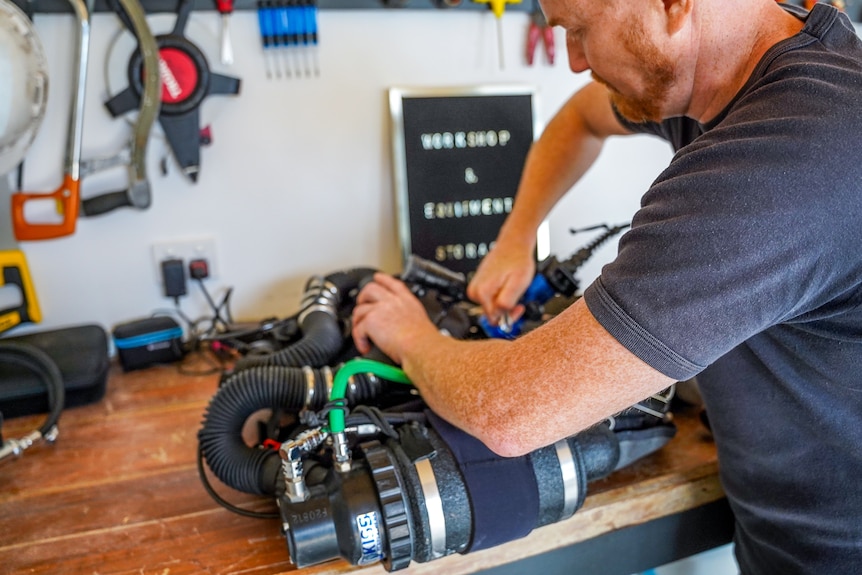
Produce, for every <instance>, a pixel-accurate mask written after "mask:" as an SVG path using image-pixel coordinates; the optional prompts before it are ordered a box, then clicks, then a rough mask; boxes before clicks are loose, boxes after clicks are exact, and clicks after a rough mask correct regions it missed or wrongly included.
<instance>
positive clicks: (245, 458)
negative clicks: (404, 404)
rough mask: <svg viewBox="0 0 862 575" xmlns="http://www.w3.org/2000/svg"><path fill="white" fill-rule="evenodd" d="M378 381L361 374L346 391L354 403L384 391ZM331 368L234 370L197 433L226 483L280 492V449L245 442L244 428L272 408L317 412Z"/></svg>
mask: <svg viewBox="0 0 862 575" xmlns="http://www.w3.org/2000/svg"><path fill="white" fill-rule="evenodd" d="M379 383H380V382H379V380H377V379H376V378H371V377H368V376H366V375H364V374H357V375H356V376H354V378H353V382H352V385H351V386H349V388H348V390H347V398H348V401H349V403H351V404H355V403H361V402H365V401H368V400H370V399H373V398H374V397H375V396H376V395H378V394H379V393H380V385H379ZM331 385H332V371H331V370H330V369H329V368H323V369H312V368H296V367H281V366H255V367H251V368H248V369H244V370H242V371H237V372H234V373H233V375H231V376H230V377H228V378H227V379H226V380H225V381H224V383H223V384H222V386H221V387H220V388H219V389H218V391H217V392H216V394H215V395H214V396H213V398H212V399H211V400H210V403H209V405H208V406H207V409H206V412H205V413H204V420H203V423H202V427H201V429H200V431H199V432H198V441H199V443H200V447H201V451H202V453H203V455H204V457H205V458H206V461H207V464H208V465H209V468H210V469H211V470H212V472H213V473H214V474H215V475H216V477H218V478H219V479H220V480H221V481H222V482H223V483H224V484H226V485H229V486H230V487H233V488H234V489H238V490H240V491H244V492H246V493H253V494H256V495H273V494H275V492H276V486H277V485H278V482H279V478H280V470H281V461H280V458H279V456H278V452H276V451H273V450H265V449H259V448H256V447H250V446H248V445H246V443H245V442H244V441H243V438H242V429H243V426H244V425H245V422H246V420H247V419H248V418H249V417H250V416H251V415H252V414H254V413H255V412H257V411H260V410H262V409H267V408H271V409H273V410H277V409H283V410H287V411H293V412H299V411H300V410H302V409H303V408H308V409H310V410H313V411H316V410H319V409H321V408H322V407H323V406H324V405H325V404H326V402H327V401H328V400H329V388H330V387H331Z"/></svg>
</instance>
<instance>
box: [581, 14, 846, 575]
mask: <svg viewBox="0 0 862 575" xmlns="http://www.w3.org/2000/svg"><path fill="white" fill-rule="evenodd" d="M801 17H803V18H805V17H806V15H805V14H804V13H801ZM631 127H632V129H635V130H640V131H644V132H649V133H654V134H656V135H660V136H662V137H664V138H666V139H668V140H669V141H671V142H672V143H673V145H674V147H675V149H676V150H677V152H676V154H675V156H674V158H673V160H672V161H671V163H670V165H669V167H668V168H667V169H666V170H665V171H664V172H663V173H662V174H661V175H660V176H659V177H658V178H657V179H656V181H655V182H654V183H653V185H652V186H651V187H650V189H649V191H648V192H647V193H646V194H645V195H644V196H643V199H642V203H641V209H640V210H639V211H638V212H637V214H636V215H635V217H634V219H633V224H632V228H631V230H630V231H629V232H628V233H627V234H625V235H624V236H623V237H622V238H621V240H620V247H619V254H618V256H617V258H616V260H614V261H613V262H612V263H610V264H608V265H607V266H605V267H604V268H603V270H602V274H601V276H600V277H599V278H598V279H597V280H596V281H595V282H594V283H593V284H592V285H591V286H590V287H588V288H587V290H586V291H585V294H584V296H585V300H586V303H587V305H588V307H589V309H590V311H591V312H592V313H593V315H594V316H595V317H596V319H597V320H598V321H599V322H600V323H601V324H602V325H603V326H604V327H605V328H606V329H607V330H608V331H609V332H610V333H611V334H612V335H613V336H614V337H615V338H616V339H618V340H619V341H620V342H621V343H622V344H623V345H625V346H626V347H627V348H628V349H629V350H631V351H632V352H633V353H635V354H636V355H637V356H638V357H640V358H641V359H643V360H645V361H646V362H647V363H649V364H650V365H652V366H653V367H655V368H656V369H658V370H659V371H661V372H663V373H665V374H666V375H668V376H670V377H674V378H677V379H679V380H682V379H687V378H690V377H692V376H695V375H697V376H698V382H699V384H700V387H701V392H702V394H703V396H704V400H705V402H706V406H707V409H708V411H709V414H710V421H711V423H712V426H713V432H714V435H715V439H716V444H717V447H718V451H719V462H720V469H721V477H722V482H723V485H724V488H725V491H726V493H727V495H728V498H729V500H730V502H731V505H732V507H733V510H734V512H735V514H736V518H737V533H736V554H737V559H738V561H739V564H740V568H741V570H742V572H743V573H745V574H748V573H757V574H760V573H776V574H781V575H789V574H794V573H806V574H813V573H817V574H827V573H828V574H829V575H837V574H843V573H847V574H850V573H852V574H854V575H858V574H859V573H862V306H860V304H862V155H860V154H859V153H858V151H862V43H861V42H860V41H859V38H858V37H857V35H856V33H855V31H854V30H853V27H852V25H851V24H850V23H849V21H848V20H847V19H846V17H844V16H843V15H840V14H839V12H838V11H837V10H835V9H834V8H832V7H830V6H827V5H824V4H817V5H816V6H815V8H814V9H813V10H812V12H811V13H810V15H808V16H807V18H806V21H805V27H804V29H803V30H802V31H801V33H799V34H798V35H796V36H794V37H793V38H790V39H787V40H785V41H783V42H781V43H779V44H777V45H776V46H774V47H773V48H772V49H770V50H769V52H768V53H767V54H766V55H765V56H764V57H763V59H762V61H761V62H760V63H759V65H758V66H757V68H756V69H755V70H754V72H753V74H752V77H751V78H750V79H749V81H748V82H747V84H746V85H745V86H744V87H743V89H742V90H741V91H740V93H739V94H738V95H737V97H736V98H735V99H734V100H733V102H731V104H730V105H729V106H728V107H727V108H726V109H725V110H724V112H723V113H722V114H721V115H720V116H719V117H718V118H716V119H715V120H714V121H712V122H711V123H710V124H709V125H699V124H697V123H696V122H694V121H692V120H688V119H683V118H679V119H673V120H669V121H666V122H663V123H661V124H653V125H640V126H634V125H633V126H631Z"/></svg>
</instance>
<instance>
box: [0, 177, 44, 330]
mask: <svg viewBox="0 0 862 575" xmlns="http://www.w3.org/2000/svg"><path fill="white" fill-rule="evenodd" d="M11 204H12V190H11V189H10V187H9V175H8V174H0V333H3V332H4V331H6V330H8V329H12V328H13V327H15V326H16V325H18V324H19V323H24V322H34V323H35V322H39V321H41V320H42V313H41V312H40V311H39V304H38V302H37V301H36V291H35V290H34V289H33V282H32V280H31V279H30V270H29V269H28V268H27V260H26V258H25V257H24V253H23V252H22V251H21V250H20V249H18V244H17V242H16V241H15V234H14V233H13V232H12V218H11V212H10V206H11Z"/></svg>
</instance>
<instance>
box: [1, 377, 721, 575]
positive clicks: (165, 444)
mask: <svg viewBox="0 0 862 575" xmlns="http://www.w3.org/2000/svg"><path fill="white" fill-rule="evenodd" d="M191 367H192V368H195V367H196V368H198V369H203V368H205V367H206V366H205V365H198V366H191ZM217 384H218V376H217V375H215V374H210V375H184V374H182V373H180V372H179V371H178V370H177V369H176V367H173V366H166V367H156V368H151V369H147V370H144V371H139V372H133V373H128V374H126V373H122V372H121V370H120V369H119V368H118V367H117V366H114V367H112V371H111V374H110V378H109V381H108V392H107V395H106V397H105V399H103V400H102V401H100V402H98V403H94V404H92V405H88V406H84V407H79V408H74V409H69V410H66V411H65V412H64V413H63V415H62V417H61V420H60V427H61V433H60V437H59V439H58V441H57V442H56V443H55V444H54V445H37V446H34V447H33V448H31V449H30V450H28V451H27V452H26V453H25V454H24V456H23V457H21V458H19V459H13V460H8V461H4V462H2V463H0V573H3V574H5V573H9V574H12V573H34V574H75V573H81V574H85V573H86V574H96V573H97V574H100V575H105V574H126V573H128V574H132V573H134V574H137V575H142V574H143V575H150V574H152V575H184V574H200V573H207V574H218V575H234V574H235V575H240V574H251V575H272V574H278V573H296V572H297V570H296V569H295V568H294V567H293V566H292V565H291V563H290V558H289V555H288V552H287V546H286V543H285V541H284V538H283V537H282V535H281V532H280V522H279V521H278V520H275V519H272V520H262V519H251V518H246V517H242V516H239V515H236V514H233V513H231V512H229V511H227V510H224V509H223V508H221V507H220V506H219V505H218V504H216V503H215V502H214V501H213V500H212V499H211V498H210V497H209V495H208V494H207V493H206V492H205V491H204V489H203V487H202V485H201V481H200V478H199V476H198V471H197V467H196V463H195V461H196V450H197V438H196V435H197V432H198V430H199V428H200V424H201V420H202V417H203V413H204V409H205V408H206V406H207V404H208V402H209V400H210V398H211V397H212V396H213V394H214V393H215V390H216V388H217ZM43 417H44V416H30V417H23V418H16V419H12V420H8V421H7V422H6V424H5V426H4V429H3V434H4V437H6V438H13V437H20V436H22V435H24V434H25V433H27V432H28V431H30V430H32V429H34V428H35V427H37V426H38V425H39V424H40V423H41V421H42V419H43ZM676 421H677V426H678V429H679V431H678V433H677V436H676V437H675V438H674V439H673V440H672V441H671V443H670V444H669V445H667V446H666V447H665V448H663V449H662V450H661V451H659V452H657V453H655V454H653V455H651V456H649V457H647V458H645V459H643V460H641V461H639V462H637V463H636V464H634V465H632V466H630V467H628V468H626V469H622V470H620V471H618V472H616V473H614V474H613V475H611V476H610V477H609V478H607V479H604V480H602V481H599V482H595V483H592V484H591V485H590V486H589V494H588V496H587V500H586V502H585V504H584V507H583V508H582V509H581V510H579V511H578V512H577V513H576V514H575V516H574V517H572V518H571V519H569V520H567V521H564V522H560V523H557V524H554V525H548V526H546V527H542V528H540V529H537V530H535V531H534V532H533V533H532V534H531V535H530V536H528V537H526V538H524V539H521V540H519V541H515V542H511V543H508V544H506V545H503V546H501V547H497V548H494V549H489V550H486V551H481V552H477V553H471V554H468V555H455V556H452V557H447V558H444V559H439V560H436V561H432V562H429V563H425V564H418V563H413V564H412V565H411V566H410V568H408V569H406V570H404V571H402V572H403V573H406V574H414V573H429V574H430V573H443V572H445V573H447V574H458V573H471V572H474V571H476V570H478V569H486V568H489V567H493V566H495V565H500V564H503V563H507V562H511V561H515V560H518V559H523V558H525V557H529V556H532V555H536V554H538V553H542V552H545V551H550V550H553V549H556V548H559V547H563V546H566V545H570V544H572V543H575V542H578V541H583V540H585V539H588V538H591V537H595V536H597V535H601V534H602V533H606V532H609V531H613V530H616V529H620V528H623V527H626V526H630V525H637V524H640V523H643V522H646V521H649V520H651V519H655V518H658V517H663V516H666V515H669V514H672V513H677V512H680V511H684V510H686V509H691V508H693V507H697V506H699V505H704V504H706V503H709V502H712V501H715V500H717V499H719V498H721V497H723V493H722V491H721V487H720V485H719V482H718V477H717V470H718V467H717V463H716V457H715V448H714V445H713V444H712V441H711V438H710V436H709V434H708V432H707V431H706V430H705V428H704V427H703V426H702V425H701V424H700V422H699V421H698V419H697V418H696V416H695V414H694V413H693V412H691V413H678V414H676ZM215 485H216V488H217V490H218V491H219V493H221V494H222V496H224V497H225V498H226V499H228V500H229V501H231V502H233V503H235V504H239V505H241V506H243V507H246V508H250V509H255V510H258V511H270V510H274V509H275V507H274V504H273V502H271V501H269V500H265V499H260V498H255V497H253V496H250V495H247V494H243V493H239V492H236V491H234V490H232V489H230V488H228V487H225V486H223V485H221V484H219V483H218V482H217V481H216V482H215ZM357 571H358V572H368V573H378V574H379V573H385V570H384V569H383V568H382V567H381V566H380V565H372V566H370V567H366V568H364V569H358V568H355V567H352V566H350V565H348V564H347V563H345V562H343V561H334V562H330V563H327V564H323V565H319V566H316V567H311V568H307V569H304V570H302V571H301V572H302V573H308V574H312V573H313V574H327V575H334V574H338V573H345V572H357Z"/></svg>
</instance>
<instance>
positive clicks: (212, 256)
mask: <svg viewBox="0 0 862 575" xmlns="http://www.w3.org/2000/svg"><path fill="white" fill-rule="evenodd" d="M152 247H153V266H154V268H153V269H154V274H155V275H154V276H153V277H155V279H156V282H157V283H158V284H160V285H161V283H162V271H161V264H162V262H163V261H164V260H169V259H175V258H176V259H181V260H183V269H185V272H186V277H188V275H189V262H190V261H192V260H195V259H199V258H203V259H205V260H206V261H207V263H208V264H209V277H210V278H214V277H216V276H218V260H217V258H216V250H215V239H213V238H212V237H202V238H189V239H177V240H166V241H162V242H156V243H154V244H153V246H152Z"/></svg>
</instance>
